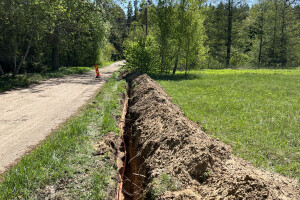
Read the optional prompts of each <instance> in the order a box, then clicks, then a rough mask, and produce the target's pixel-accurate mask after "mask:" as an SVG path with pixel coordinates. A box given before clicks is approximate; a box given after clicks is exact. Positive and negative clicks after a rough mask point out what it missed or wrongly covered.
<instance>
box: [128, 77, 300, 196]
mask: <svg viewBox="0 0 300 200" xmlns="http://www.w3.org/2000/svg"><path fill="white" fill-rule="evenodd" d="M125 78H126V79H127V81H128V82H129V83H130V85H131V91H130V93H131V94H130V102H129V106H130V107H129V110H128V115H127V117H128V118H130V122H131V123H130V124H129V126H130V127H129V129H130V134H128V136H127V145H128V146H129V147H128V148H129V150H128V152H129V154H130V155H129V157H130V158H129V163H128V164H127V166H128V165H129V167H128V168H129V170H130V172H128V173H131V174H134V175H131V176H132V177H131V178H130V177H129V175H128V177H129V178H130V180H131V182H133V184H132V186H131V187H133V188H134V187H135V188H136V189H133V191H130V192H129V191H126V192H125V193H131V194H127V195H129V197H130V198H131V199H137V198H139V199H143V198H144V199H151V198H157V199H300V190H299V188H298V186H297V182H296V181H295V180H292V179H288V178H285V177H283V176H280V175H278V174H273V173H270V172H266V171H262V170H259V169H257V168H254V167H253V166H252V165H251V164H250V163H248V162H246V161H244V160H242V159H240V158H237V157H235V156H233V155H232V150H231V148H230V146H228V145H226V144H224V143H222V142H221V141H219V140H217V139H214V138H211V137H209V136H207V135H206V134H205V133H204V132H203V131H201V129H200V127H199V126H198V124H196V123H194V122H192V121H190V120H188V119H187V118H186V117H184V115H183V114H182V112H181V110H180V109H179V107H177V106H176V105H174V104H173V103H171V99H170V97H169V96H168V95H167V94H166V93H165V92H164V90H163V89H162V87H161V86H160V85H158V84H157V83H156V82H154V81H153V80H152V79H151V78H150V77H149V76H147V75H133V74H128V75H127V76H126V77H125ZM128 173H127V174H128ZM133 177H141V178H133ZM163 177H169V178H163ZM157 180H161V181H157ZM170 180H176V181H175V182H176V183H178V184H176V187H175V186H172V181H170ZM124 184H126V183H124ZM160 184H161V185H160ZM163 185H167V186H166V187H165V186H163ZM168 185H169V186H168ZM125 188H129V186H127V187H126V186H125ZM159 188H165V189H164V190H161V189H159ZM141 189H143V190H142V192H141ZM137 193H138V194H137ZM129 197H128V199H129Z"/></svg>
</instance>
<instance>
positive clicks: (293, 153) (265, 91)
mask: <svg viewBox="0 0 300 200" xmlns="http://www.w3.org/2000/svg"><path fill="white" fill-rule="evenodd" d="M154 78H155V79H156V80H157V81H158V82H159V83H160V84H161V85H162V86H163V87H164V89H165V90H166V92H167V93H168V94H169V95H170V96H171V97H172V100H173V102H174V103H176V104H178V105H179V106H180V107H181V109H182V111H183V112H184V114H185V115H186V116H187V117H188V118H190V119H191V120H193V121H195V122H197V123H199V124H200V125H201V127H202V129H203V130H204V131H206V132H207V133H209V134H211V135H213V136H214V137H217V138H219V139H221V140H222V141H224V142H225V143H228V144H230V145H232V146H233V150H234V153H235V154H237V155H238V156H240V157H242V158H244V159H246V160H249V161H250V162H252V163H253V164H254V165H256V166H259V167H263V168H265V169H268V170H271V171H276V172H279V173H281V174H283V175H286V176H290V177H295V178H297V179H298V180H300V134H299V130H300V70H229V69H227V70H204V71H193V72H191V73H190V74H189V76H188V77H187V78H185V77H184V74H183V73H179V74H178V75H177V76H174V77H173V76H168V77H163V78H159V77H154Z"/></svg>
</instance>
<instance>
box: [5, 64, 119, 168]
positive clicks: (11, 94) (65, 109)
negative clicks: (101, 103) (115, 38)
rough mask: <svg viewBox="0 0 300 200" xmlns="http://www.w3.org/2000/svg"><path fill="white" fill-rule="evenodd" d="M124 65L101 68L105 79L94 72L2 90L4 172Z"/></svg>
mask: <svg viewBox="0 0 300 200" xmlns="http://www.w3.org/2000/svg"><path fill="white" fill-rule="evenodd" d="M123 64H124V61H120V62H116V63H113V64H111V65H109V66H107V67H105V68H102V69H100V74H101V79H96V78H95V72H94V71H91V72H89V73H86V74H82V75H72V76H66V77H62V78H54V79H49V80H47V81H43V82H41V83H39V84H35V85H32V86H30V87H29V88H26V89H16V90H13V91H8V92H4V93H0V173H1V172H2V173H3V172H4V171H5V170H6V169H7V167H9V166H11V165H13V164H14V163H15V162H16V161H17V160H18V159H20V158H21V156H22V155H24V154H25V153H26V152H28V151H29V150H30V149H32V148H33V147H34V146H36V145H38V144H39V143H40V142H41V141H42V140H44V139H45V138H46V137H47V136H48V135H49V134H50V133H51V132H52V131H53V130H55V129H56V128H57V127H58V126H59V125H60V124H61V123H63V122H64V121H66V120H67V119H68V118H69V117H70V116H72V115H73V114H74V113H76V112H77V110H78V109H79V108H80V107H81V106H83V105H84V104H85V103H86V102H87V101H88V100H89V99H90V98H91V97H92V96H93V95H94V94H95V93H96V92H97V91H98V90H99V89H100V88H101V87H102V85H103V84H104V82H105V80H106V79H107V78H109V77H110V76H111V75H112V74H113V73H114V72H115V71H117V70H118V69H119V68H120V66H121V65H123Z"/></svg>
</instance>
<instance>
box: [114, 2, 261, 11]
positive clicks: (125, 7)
mask: <svg viewBox="0 0 300 200" xmlns="http://www.w3.org/2000/svg"><path fill="white" fill-rule="evenodd" d="M129 1H131V5H132V6H133V1H134V0H125V2H123V3H120V4H119V6H120V7H121V8H122V9H123V10H124V12H125V14H127V5H128V2H129ZM152 1H153V2H156V1H157V0H152ZM219 1H220V0H207V2H212V3H217V2H219ZM223 1H226V0H223ZM245 1H246V2H247V3H248V4H249V6H250V7H251V6H252V5H253V4H255V3H257V1H258V0H245ZM119 2H120V1H119ZM139 2H141V0H139Z"/></svg>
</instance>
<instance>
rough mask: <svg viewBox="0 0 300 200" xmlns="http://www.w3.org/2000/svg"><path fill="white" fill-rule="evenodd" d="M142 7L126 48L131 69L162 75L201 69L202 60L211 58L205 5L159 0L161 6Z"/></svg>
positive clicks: (142, 5) (145, 4)
mask: <svg viewBox="0 0 300 200" xmlns="http://www.w3.org/2000/svg"><path fill="white" fill-rule="evenodd" d="M140 5H141V9H140V12H139V13H137V18H136V20H135V21H133V22H131V27H130V33H129V37H128V39H127V41H126V42H125V45H124V48H125V58H126V59H127V62H128V65H129V66H130V67H132V68H134V69H135V70H138V71H142V72H151V73H160V74H168V73H170V71H171V70H172V69H173V72H174V73H175V72H176V70H177V69H185V70H186V71H187V70H190V69H192V68H197V67H199V66H200V62H199V60H202V61H203V60H205V59H206V56H207V48H206V47H205V46H204V41H205V40H206V36H205V34H204V27H203V20H204V14H203V9H202V7H201V6H202V2H198V1H195V0H182V1H179V2H175V1H170V0H159V1H158V4H157V6H155V5H151V4H150V3H147V2H145V3H142V4H140ZM146 30H148V36H147V35H146V34H147V32H146ZM147 54H148V55H147Z"/></svg>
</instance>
